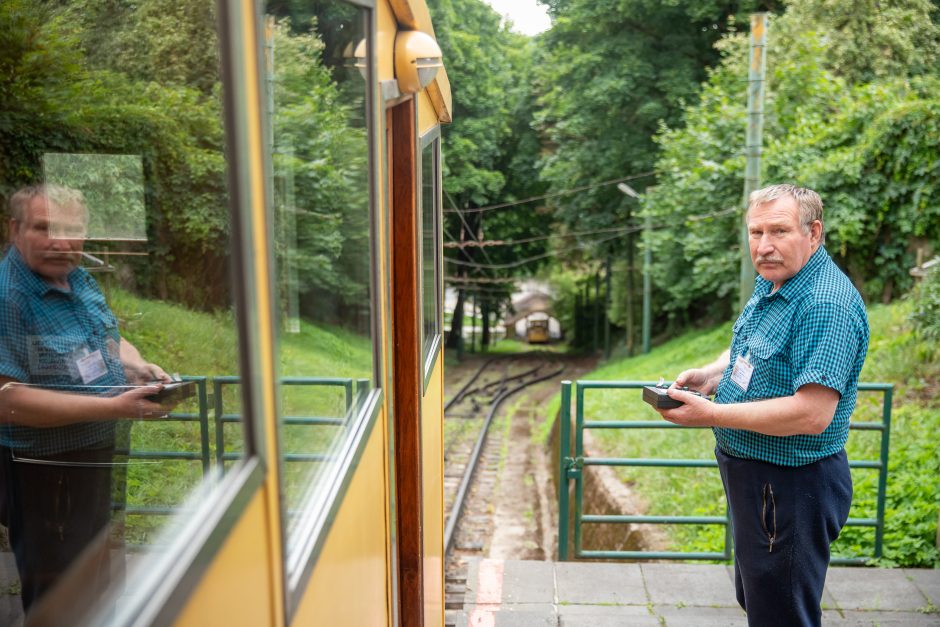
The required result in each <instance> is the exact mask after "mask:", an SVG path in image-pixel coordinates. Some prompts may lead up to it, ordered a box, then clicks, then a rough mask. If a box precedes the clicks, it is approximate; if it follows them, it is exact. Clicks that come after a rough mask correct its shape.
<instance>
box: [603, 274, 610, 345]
mask: <svg viewBox="0 0 940 627" xmlns="http://www.w3.org/2000/svg"><path fill="white" fill-rule="evenodd" d="M604 359H610V255H607V262H606V264H605V268H604Z"/></svg>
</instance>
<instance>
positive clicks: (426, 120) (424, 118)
mask: <svg viewBox="0 0 940 627" xmlns="http://www.w3.org/2000/svg"><path fill="white" fill-rule="evenodd" d="M416 97H417V105H418V135H419V136H421V135H424V134H425V133H427V132H428V131H430V130H431V129H432V128H434V127H435V126H437V125H438V124H440V122H439V121H438V119H437V112H436V111H435V110H434V105H433V104H432V103H431V98H430V97H429V96H428V92H427V90H425V91H422V92H419V93H418V94H417V95H416Z"/></svg>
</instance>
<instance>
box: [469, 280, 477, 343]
mask: <svg viewBox="0 0 940 627" xmlns="http://www.w3.org/2000/svg"><path fill="white" fill-rule="evenodd" d="M476 351H477V293H476V292H473V299H472V300H471V301H470V352H471V353H475V352H476Z"/></svg>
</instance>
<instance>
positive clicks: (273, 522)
mask: <svg viewBox="0 0 940 627" xmlns="http://www.w3.org/2000/svg"><path fill="white" fill-rule="evenodd" d="M241 10H242V14H243V15H244V16H245V19H244V27H243V32H242V34H241V36H242V41H243V46H244V48H243V50H244V51H245V53H244V54H245V58H244V63H245V65H244V69H245V96H246V100H247V103H246V117H247V119H248V137H247V150H248V155H249V157H250V168H251V197H250V198H249V199H246V200H248V201H249V202H250V203H251V218H250V219H251V226H250V228H251V235H252V238H251V245H252V249H253V250H252V254H251V255H250V256H249V259H250V261H249V263H248V264H246V272H251V273H253V274H254V277H255V282H256V286H257V289H256V293H255V302H254V303H251V304H250V306H251V305H253V306H254V307H255V308H256V309H255V310H256V312H257V320H258V331H257V333H258V338H257V348H258V350H259V352H260V355H259V359H258V361H257V363H258V371H257V372H256V373H254V376H255V386H256V393H257V394H259V395H260V396H261V399H262V407H263V411H264V416H263V423H264V426H263V429H264V431H265V433H266V434H268V437H267V438H265V456H266V458H267V459H268V460H276V459H278V455H279V451H278V445H277V441H276V436H275V434H277V433H278V428H277V412H276V409H275V405H276V404H275V398H274V394H275V379H274V337H273V335H272V333H273V323H272V320H271V311H272V303H271V299H270V295H271V291H272V290H271V285H270V281H269V279H270V277H271V274H272V273H271V269H270V267H269V265H268V261H269V259H270V251H269V249H268V240H267V233H268V214H267V210H266V207H265V193H264V186H265V176H264V164H263V162H262V154H263V151H264V150H265V142H264V140H263V137H262V126H261V114H262V112H261V106H260V105H261V86H260V85H259V83H258V78H259V76H260V72H261V68H259V67H258V56H257V54H255V52H256V51H259V50H260V49H261V43H260V42H259V41H258V39H257V35H258V32H259V30H260V29H259V25H258V24H256V23H255V22H254V19H255V18H256V16H257V11H256V3H255V2H254V0H241ZM279 468H280V466H279V464H276V463H271V464H268V465H267V472H266V473H265V483H264V485H265V489H264V490H263V492H262V493H263V494H264V496H265V499H266V500H265V506H266V510H267V511H266V512H265V513H266V520H267V526H266V528H265V529H264V533H265V535H264V536H260V535H259V536H257V537H256V539H255V540H254V542H260V539H261V538H267V546H268V548H269V549H270V550H268V551H267V554H266V555H264V556H263V557H264V558H266V560H267V561H262V562H258V564H266V570H267V571H268V572H269V573H270V576H271V580H272V591H271V596H272V599H276V600H277V601H276V602H273V608H274V612H273V614H272V615H271V616H270V618H269V621H270V622H269V624H270V625H272V626H278V627H279V626H281V625H283V624H284V621H285V618H284V611H283V609H284V604H283V603H282V602H281V599H283V597H284V576H283V573H284V568H283V557H284V551H283V538H282V536H281V524H280V519H281V499H280V488H279V482H280V477H279V472H278V471H279ZM249 542H250V540H249ZM256 568H257V565H256Z"/></svg>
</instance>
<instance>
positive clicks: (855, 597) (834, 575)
mask: <svg viewBox="0 0 940 627" xmlns="http://www.w3.org/2000/svg"><path fill="white" fill-rule="evenodd" d="M826 589H827V590H828V591H829V593H830V594H831V595H832V598H833V600H834V601H835V605H834V608H837V609H842V610H902V611H909V612H916V611H917V610H918V609H921V608H923V607H924V606H926V605H927V602H928V600H927V597H925V596H924V593H922V592H921V591H920V589H919V588H918V586H917V585H915V583H914V582H913V581H911V580H910V579H909V578H908V577H907V576H906V575H905V574H904V571H903V570H901V569H897V568H848V567H833V568H830V569H829V572H828V574H827V576H826Z"/></svg>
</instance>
